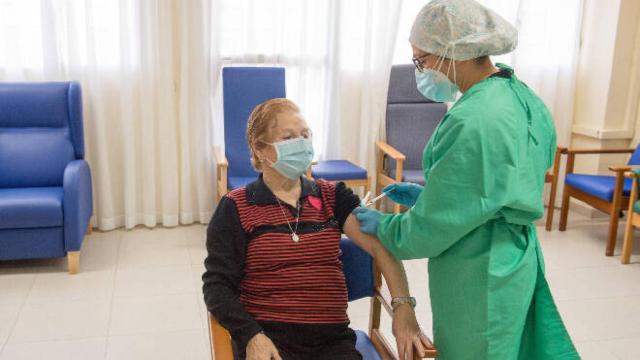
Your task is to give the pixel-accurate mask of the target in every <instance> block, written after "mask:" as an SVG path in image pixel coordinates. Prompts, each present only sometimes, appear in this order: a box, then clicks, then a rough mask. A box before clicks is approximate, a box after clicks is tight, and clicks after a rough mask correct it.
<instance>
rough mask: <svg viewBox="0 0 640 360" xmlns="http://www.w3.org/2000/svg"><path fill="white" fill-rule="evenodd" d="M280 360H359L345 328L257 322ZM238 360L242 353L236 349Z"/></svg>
mask: <svg viewBox="0 0 640 360" xmlns="http://www.w3.org/2000/svg"><path fill="white" fill-rule="evenodd" d="M260 325H261V326H262V328H263V330H264V333H265V335H266V336H267V337H269V339H271V341H273V343H274V344H275V346H276V348H277V349H278V352H279V353H280V356H281V357H282V359H283V360H360V359H362V355H360V353H359V352H358V350H356V334H355V333H354V332H353V330H351V329H350V328H349V326H348V324H327V325H325V324H319V325H316V324H291V323H281V322H266V321H265V322H260ZM237 350H238V351H237V352H236V354H238V356H237V358H238V359H244V358H245V350H246V349H237Z"/></svg>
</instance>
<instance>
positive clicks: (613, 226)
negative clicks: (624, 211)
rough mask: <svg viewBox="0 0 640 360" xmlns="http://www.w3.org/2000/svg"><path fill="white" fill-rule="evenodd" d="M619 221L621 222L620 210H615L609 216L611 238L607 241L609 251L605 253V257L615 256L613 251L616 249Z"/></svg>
mask: <svg viewBox="0 0 640 360" xmlns="http://www.w3.org/2000/svg"><path fill="white" fill-rule="evenodd" d="M618 221H620V210H617V209H613V210H612V211H611V215H610V216H609V238H608V239H607V250H606V252H605V255H607V256H613V251H614V250H615V248H616V237H617V236H618Z"/></svg>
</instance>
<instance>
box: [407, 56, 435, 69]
mask: <svg viewBox="0 0 640 360" xmlns="http://www.w3.org/2000/svg"><path fill="white" fill-rule="evenodd" d="M429 55H431V54H424V55H422V56H417V57H416V56H414V57H413V58H411V61H413V65H415V66H416V69H417V70H418V71H419V72H422V71H423V70H424V61H422V59H424V58H426V57H427V56H429Z"/></svg>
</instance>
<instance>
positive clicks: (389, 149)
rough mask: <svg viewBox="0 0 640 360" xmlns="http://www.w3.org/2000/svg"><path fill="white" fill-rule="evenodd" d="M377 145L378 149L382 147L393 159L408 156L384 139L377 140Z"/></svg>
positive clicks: (402, 158) (404, 158)
mask: <svg viewBox="0 0 640 360" xmlns="http://www.w3.org/2000/svg"><path fill="white" fill-rule="evenodd" d="M376 146H377V147H378V149H380V150H381V151H382V152H383V153H385V154H387V155H388V156H390V157H391V158H392V159H394V160H396V161H397V160H402V161H404V160H406V159H407V157H406V156H405V155H404V154H403V153H401V152H400V151H398V150H396V149H395V148H394V147H393V146H391V145H389V144H387V143H386V142H384V141H382V140H378V141H376Z"/></svg>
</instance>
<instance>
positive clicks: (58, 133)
mask: <svg viewBox="0 0 640 360" xmlns="http://www.w3.org/2000/svg"><path fill="white" fill-rule="evenodd" d="M92 208H93V205H92V194H91V172H90V170H89V165H88V164H87V162H86V161H85V160H84V135H83V128H82V98H81V91H80V85H79V84H78V83H76V82H51V83H0V260H14V259H34V258H51V257H63V256H65V255H66V256H67V258H68V265H69V273H71V274H74V273H76V272H77V271H78V267H79V261H80V248H81V247H82V240H83V238H84V234H85V232H86V231H88V230H90V229H89V228H88V224H89V219H90V218H91V215H92Z"/></svg>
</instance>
